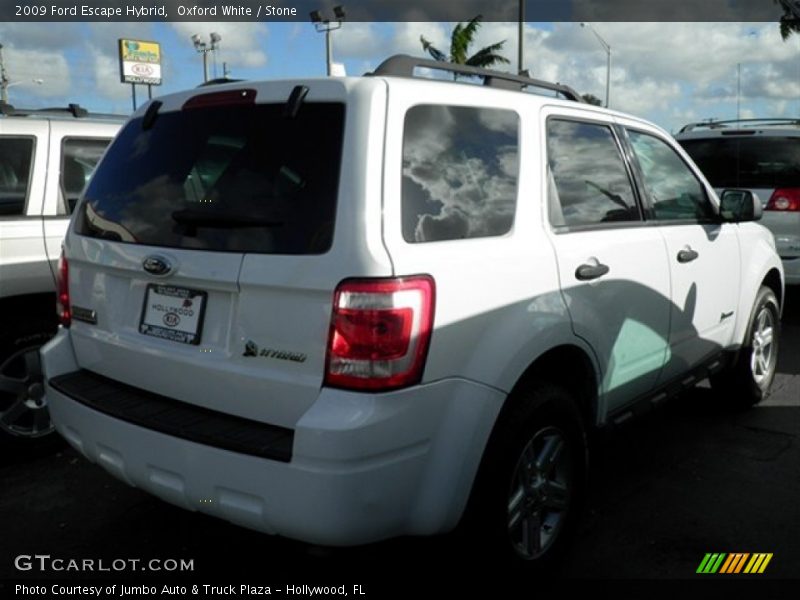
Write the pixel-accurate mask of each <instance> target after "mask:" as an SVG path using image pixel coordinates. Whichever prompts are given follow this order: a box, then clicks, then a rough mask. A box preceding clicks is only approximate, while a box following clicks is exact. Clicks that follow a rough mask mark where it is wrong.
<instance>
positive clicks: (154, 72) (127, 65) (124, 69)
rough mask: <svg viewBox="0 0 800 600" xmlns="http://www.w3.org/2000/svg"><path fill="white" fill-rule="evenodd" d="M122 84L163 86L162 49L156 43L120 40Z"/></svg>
mask: <svg viewBox="0 0 800 600" xmlns="http://www.w3.org/2000/svg"><path fill="white" fill-rule="evenodd" d="M119 74H120V78H121V80H122V83H145V84H147V85H161V47H160V46H159V45H158V44H157V43H156V42H143V41H141V40H119Z"/></svg>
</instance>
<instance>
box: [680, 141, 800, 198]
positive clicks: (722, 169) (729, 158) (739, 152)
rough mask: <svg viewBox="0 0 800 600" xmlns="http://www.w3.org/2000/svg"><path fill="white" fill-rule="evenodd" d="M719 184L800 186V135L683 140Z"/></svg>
mask: <svg viewBox="0 0 800 600" xmlns="http://www.w3.org/2000/svg"><path fill="white" fill-rule="evenodd" d="M681 145H682V146H683V147H684V148H685V149H686V152H688V153H689V156H691V157H692V160H694V162H695V163H697V166H698V167H700V170H701V171H703V175H705V176H706V179H708V181H709V183H711V185H713V186H714V187H716V188H737V187H748V188H776V187H800V136H798V137H722V136H720V137H717V138H712V139H705V140H682V141H681Z"/></svg>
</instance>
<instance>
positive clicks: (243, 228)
mask: <svg viewBox="0 0 800 600" xmlns="http://www.w3.org/2000/svg"><path fill="white" fill-rule="evenodd" d="M420 66H423V67H429V68H431V67H435V68H445V69H459V70H460V74H461V75H462V76H464V77H468V76H474V75H478V76H481V77H483V83H484V85H482V86H481V85H468V84H465V83H461V82H453V81H443V80H438V81H437V80H422V79H420V78H418V77H414V69H415V68H418V67H420ZM533 87H537V88H540V89H544V90H545V92H546V93H548V94H551V95H553V94H559V95H561V96H564V97H565V98H566V99H558V98H556V97H550V96H543V95H537V94H530V93H521V90H522V88H533ZM760 209H761V207H760V205H759V204H758V202H755V201H754V198H753V196H752V194H750V193H749V192H747V191H737V190H730V191H726V192H724V193H723V194H721V200H718V198H717V196H716V195H715V193H714V191H713V190H712V189H711V187H710V186H709V185H708V183H707V182H706V180H705V179H704V178H703V176H702V175H701V174H700V172H699V171H698V170H697V168H696V167H695V166H694V164H693V163H692V162H691V161H690V160H689V159H688V158H687V156H686V154H685V153H684V152H683V151H682V150H681V149H680V147H679V146H678V145H677V144H676V143H675V142H674V141H673V140H671V138H670V137H669V135H668V134H666V133H665V132H664V131H662V130H661V129H658V128H656V127H655V126H653V125H651V124H649V123H647V122H645V121H642V120H640V119H636V118H633V117H630V116H626V115H623V114H621V113H617V112H613V111H609V110H606V109H602V108H598V107H593V106H589V105H586V104H583V103H581V102H580V101H579V98H578V96H577V94H575V92H573V91H572V90H571V89H569V88H567V87H564V86H560V85H554V84H548V83H545V82H541V81H533V80H528V79H524V78H519V77H516V76H511V75H504V74H499V73H493V72H487V71H480V70H474V69H471V68H469V67H456V66H448V65H442V64H441V63H432V62H431V61H425V60H415V59H411V58H410V57H394V58H392V59H390V60H388V61H387V62H386V63H384V65H382V66H381V67H380V68H379V69H378V70H377V71H376V72H375V73H374V74H372V76H369V77H362V78H343V79H324V80H291V81H271V82H241V83H235V84H226V85H224V86H220V87H218V88H214V89H208V88H204V89H198V90H191V91H187V92H184V93H178V94H173V95H169V96H165V97H162V98H160V99H158V100H156V101H152V102H150V103H149V104H148V105H146V106H145V107H143V108H141V109H140V110H139V111H138V112H137V113H136V114H135V115H134V116H133V118H132V119H131V120H130V121H129V122H128V124H127V125H126V126H125V127H124V129H123V130H122V131H121V133H120V134H119V136H118V138H117V139H116V141H115V142H114V143H113V144H112V146H111V147H110V148H109V151H108V153H107V154H106V156H105V158H104V159H103V161H102V162H101V164H100V165H99V167H98V170H97V172H96V174H95V176H94V178H93V180H92V182H91V184H90V185H89V187H88V189H87V190H86V192H85V194H84V197H83V198H82V200H81V204H80V207H79V209H78V210H77V211H76V215H75V216H74V218H73V221H72V224H71V227H70V230H69V233H68V235H67V238H66V241H65V247H64V257H63V259H62V262H61V266H60V275H61V283H60V290H59V302H60V316H61V321H62V324H63V327H62V328H61V330H60V332H59V334H58V335H57V337H56V338H55V339H54V340H53V341H52V342H51V343H49V344H48V345H47V347H46V348H45V349H44V351H43V363H44V368H45V372H46V377H47V399H48V402H49V403H50V407H51V412H52V417H53V421H54V422H55V424H56V427H57V428H58V430H59V431H60V432H61V433H62V434H63V435H64V437H66V438H67V440H69V442H70V443H71V444H72V445H73V446H75V447H76V448H77V449H79V450H80V451H81V452H82V453H83V454H85V455H86V456H87V457H88V458H89V459H90V460H92V461H96V462H97V463H99V464H100V465H102V466H103V467H104V468H105V469H107V470H108V471H110V472H111V473H112V474H113V475H115V476H116V477H118V478H120V479H122V480H124V481H126V482H128V483H130V484H132V485H136V486H138V487H141V488H142V489H145V490H147V491H149V492H151V493H153V494H155V495H157V496H159V497H161V498H163V499H164V500H167V501H169V502H172V503H174V504H177V505H179V506H183V507H185V508H187V509H190V510H199V511H203V512H206V513H210V514H213V515H216V516H219V517H221V518H224V519H227V520H229V521H232V522H234V523H238V524H241V525H244V526H246V527H251V528H254V529H258V530H261V531H265V532H268V533H277V534H281V535H284V536H288V537H292V538H298V539H301V540H307V541H311V542H315V543H323V544H343V545H348V544H358V543H364V542H370V541H373V540H378V539H383V538H387V537H391V536H397V535H403V534H433V533H437V532H443V531H447V530H450V529H452V528H453V527H455V526H456V525H457V524H458V523H459V522H460V521H461V520H462V517H463V516H464V515H475V518H474V519H466V520H467V521H469V522H473V521H474V527H476V528H477V529H478V530H479V531H480V532H481V533H483V534H485V535H486V537H485V538H483V536H481V537H482V539H488V540H489V541H490V542H494V543H496V544H497V546H496V548H495V550H497V549H499V550H501V551H502V552H505V553H507V554H508V555H509V556H510V557H512V558H513V559H515V560H516V559H519V560H521V561H527V562H528V563H529V564H534V565H541V564H542V563H543V561H549V560H550V559H551V557H553V556H555V555H556V554H557V553H558V551H559V548H560V546H561V545H562V544H564V543H565V539H566V537H567V534H568V532H569V530H570V529H571V527H572V525H574V522H575V517H576V513H577V507H578V502H579V499H580V497H581V494H582V493H583V492H584V481H585V475H586V469H587V443H586V433H587V431H588V430H590V429H591V428H593V427H598V426H604V425H607V424H612V423H614V422H617V421H620V420H624V419H626V418H627V417H628V416H630V415H631V414H633V413H635V412H637V411H639V410H644V409H645V408H647V407H648V406H651V405H653V404H654V403H656V402H658V401H659V400H661V399H663V398H664V397H665V396H667V395H670V394H672V393H673V392H675V391H677V390H680V389H681V388H682V387H685V386H688V385H694V383H696V382H698V381H700V380H702V379H704V378H706V377H708V376H711V380H712V383H713V384H714V385H715V386H718V387H720V388H722V389H724V390H726V391H727V393H728V395H727V398H728V399H729V401H730V402H731V403H736V404H740V405H747V404H752V403H755V402H758V401H759V400H760V399H761V398H763V397H764V396H765V395H766V394H767V393H768V390H769V386H770V383H771V381H772V378H773V375H774V373H775V365H776V359H777V347H778V332H779V326H780V323H779V317H780V306H781V299H782V296H783V273H782V270H781V262H780V260H779V258H778V256H777V255H776V253H775V247H774V242H773V240H772V238H771V236H770V235H769V233H768V232H767V231H766V230H765V229H764V228H763V227H761V226H760V225H758V224H756V223H753V222H752V221H754V220H757V219H758V217H759V213H760ZM209 499H210V500H211V501H210V502H209V501H208V500H209ZM201 500H202V502H201Z"/></svg>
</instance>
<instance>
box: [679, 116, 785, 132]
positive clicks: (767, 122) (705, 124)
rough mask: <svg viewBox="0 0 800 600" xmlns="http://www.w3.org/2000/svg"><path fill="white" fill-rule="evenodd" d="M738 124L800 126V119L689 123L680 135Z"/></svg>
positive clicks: (783, 118)
mask: <svg viewBox="0 0 800 600" xmlns="http://www.w3.org/2000/svg"><path fill="white" fill-rule="evenodd" d="M737 123H747V124H749V125H756V124H758V123H764V124H765V125H800V119H793V118H791V117H773V118H764V119H725V120H722V121H703V122H701V123H689V124H688V125H684V126H683V127H681V129H680V131H679V132H678V133H686V132H687V131H693V130H694V129H700V128H703V127H706V128H708V129H722V128H725V127H728V125H734V124H737Z"/></svg>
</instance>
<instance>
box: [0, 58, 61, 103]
mask: <svg viewBox="0 0 800 600" xmlns="http://www.w3.org/2000/svg"><path fill="white" fill-rule="evenodd" d="M3 53H4V59H5V63H6V68H7V72H8V77H9V79H10V80H11V83H12V84H18V86H14V87H12V88H11V89H10V90H9V98H10V100H11V103H12V104H13V97H14V94H15V92H19V91H23V90H24V92H25V93H27V94H29V95H32V96H40V97H44V98H53V97H58V96H67V95H68V94H69V90H70V89H71V85H72V81H71V71H70V66H69V64H68V62H67V58H66V56H65V55H64V53H63V52H58V51H49V50H41V51H40V50H22V49H18V48H15V47H13V46H4V47H3ZM31 79H41V80H42V83H41V85H37V84H35V83H33V82H31Z"/></svg>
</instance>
